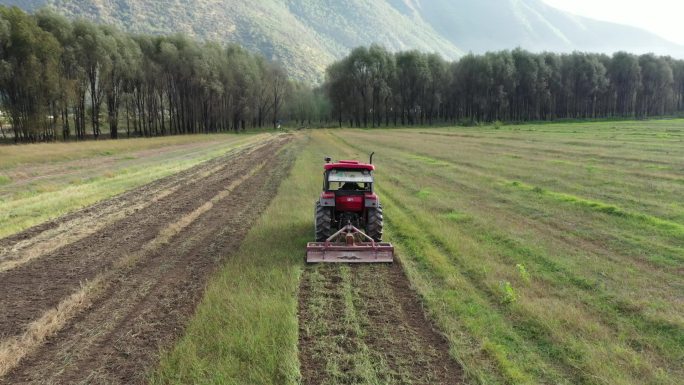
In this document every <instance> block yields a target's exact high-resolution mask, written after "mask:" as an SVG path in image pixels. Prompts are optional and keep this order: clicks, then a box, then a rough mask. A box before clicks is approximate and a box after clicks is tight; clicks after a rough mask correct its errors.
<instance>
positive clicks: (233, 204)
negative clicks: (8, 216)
mask: <svg viewBox="0 0 684 385" xmlns="http://www.w3.org/2000/svg"><path fill="white" fill-rule="evenodd" d="M286 141H287V139H285V138H280V139H277V140H275V141H271V142H269V143H266V144H264V145H260V146H258V147H255V148H251V149H247V150H244V151H241V152H240V153H239V154H235V156H228V157H224V158H222V159H219V160H217V161H212V162H207V163H205V164H203V165H200V166H198V167H196V168H195V169H193V170H192V171H190V170H188V171H189V172H187V173H182V174H183V175H181V176H179V177H178V179H174V180H175V182H171V183H170V185H171V186H173V185H174V184H178V183H180V184H181V185H183V186H182V188H177V189H176V190H175V191H174V192H172V193H169V194H168V195H167V196H166V197H164V198H162V199H158V200H157V201H154V202H153V203H151V204H149V205H148V206H147V207H145V208H143V209H140V210H137V211H135V212H134V213H133V214H131V215H130V216H128V217H126V218H123V219H121V220H119V221H115V222H114V223H112V224H111V225H107V226H105V227H104V228H103V231H102V232H98V233H96V234H93V235H90V236H87V237H85V238H83V239H81V240H78V241H76V242H73V243H69V244H66V245H64V246H63V247H61V248H59V249H58V250H56V251H55V252H54V253H50V254H49V255H44V256H41V257H40V258H39V259H36V260H34V261H31V262H29V263H26V264H24V265H21V266H18V267H16V268H14V269H11V270H8V271H4V272H1V273H0V289H2V290H1V291H0V308H3V310H4V309H7V311H4V312H3V313H0V331H1V334H2V338H6V337H10V336H16V335H18V334H19V333H22V332H23V330H24V329H25V328H27V325H28V323H29V322H30V321H33V320H35V319H38V318H39V317H40V316H41V314H43V313H44V312H45V311H47V310H49V309H52V308H54V307H55V306H57V304H58V303H60V301H61V300H62V299H64V298H67V297H68V296H69V295H71V294H72V293H74V292H76V291H78V289H79V288H80V287H81V282H85V281H87V280H92V279H93V278H100V277H103V276H104V277H107V279H108V282H106V283H105V290H104V293H102V295H100V296H99V297H98V299H97V300H96V302H95V303H94V304H92V306H91V311H89V312H84V313H83V314H81V315H79V316H78V317H77V318H76V320H74V321H73V322H70V323H68V325H67V327H66V329H65V330H62V331H61V332H59V334H58V337H57V338H56V339H50V340H49V341H48V343H47V344H46V345H45V347H44V349H47V350H50V349H53V348H56V346H59V349H61V351H68V348H67V347H68V346H71V347H73V349H74V351H72V352H71V353H69V355H68V358H65V360H66V361H65V362H67V361H70V360H73V359H74V357H75V355H74V354H76V353H78V352H86V351H87V350H88V349H86V348H85V347H90V346H95V345H97V344H95V342H97V341H96V339H95V337H96V336H102V335H105V334H106V332H107V330H109V331H110V332H112V333H113V334H116V333H118V332H119V331H120V330H119V329H118V328H123V329H124V331H123V333H124V334H122V335H120V336H118V337H117V338H116V339H114V340H112V341H109V342H108V343H104V344H102V346H105V347H110V346H116V344H115V343H114V341H119V340H121V337H123V336H125V335H128V333H130V332H131V330H133V329H134V327H136V326H139V318H140V317H143V318H144V317H146V316H148V317H152V318H154V317H158V315H159V314H164V317H165V318H164V319H163V320H161V321H160V320H158V319H157V320H156V321H155V322H152V323H151V324H153V325H155V326H153V327H152V329H151V330H152V331H153V333H152V335H151V336H149V337H146V340H147V341H154V342H155V344H154V349H151V345H150V346H149V347H147V348H148V349H146V346H142V347H140V348H139V349H137V350H138V351H140V352H142V353H141V357H156V354H157V353H158V351H159V345H158V342H160V339H156V340H155V336H157V335H165V336H168V335H173V336H175V335H176V334H177V333H178V331H179V326H178V325H180V323H181V322H182V320H183V319H184V318H185V317H186V316H187V315H188V314H190V313H191V310H192V309H193V308H194V303H195V302H196V300H197V299H198V298H199V295H200V294H201V291H202V289H203V287H204V286H203V285H204V281H205V278H206V275H207V274H208V273H209V272H210V271H211V269H210V267H212V268H213V266H215V264H216V263H217V261H218V260H219V257H221V256H223V255H225V254H227V253H228V252H229V251H230V250H232V249H233V248H236V247H237V246H238V245H239V243H240V241H241V239H242V237H243V236H244V233H245V232H246V231H247V230H248V229H249V227H250V225H251V221H252V220H253V219H254V217H255V216H257V215H258V213H260V212H261V209H263V208H264V207H265V206H266V205H267V203H268V199H270V197H272V195H273V194H274V191H275V189H276V188H277V185H278V182H279V181H280V180H281V179H276V180H271V178H270V177H269V176H271V175H274V173H280V172H286V171H284V165H283V164H278V163H274V162H276V159H280V158H283V159H286V157H285V158H284V156H283V155H282V154H281V153H280V152H279V150H280V149H281V148H282V147H283V145H284V143H285V142H286ZM276 154H281V155H278V158H276ZM287 157H289V158H291V157H293V155H292V154H289V153H288V155H287ZM289 158H287V159H289ZM283 159H280V161H282V160H283ZM287 159H286V160H287ZM219 162H223V163H225V164H224V165H220V163H219ZM217 165H220V166H217ZM259 165H261V166H262V167H260V168H256V167H257V166H259ZM269 168H272V169H273V170H269ZM254 170H259V171H258V172H256V173H255V172H254ZM191 176H195V177H196V178H195V179H194V180H193V179H192V178H189V177H191ZM238 180H239V182H240V183H239V184H238V185H237V186H236V187H235V188H234V191H230V192H227V191H225V189H226V187H227V186H229V185H231V183H235V182H234V181H238ZM266 181H268V182H270V183H269V184H268V185H264V183H265V182H266ZM169 182H170V181H166V184H165V185H166V186H169ZM155 184H157V185H159V184H161V183H159V182H155ZM150 189H151V187H150V186H145V187H143V188H141V189H139V191H138V192H139V193H140V194H145V195H149V194H150ZM132 196H136V195H132ZM149 198H150V199H151V198H152V197H151V196H150V197H149ZM118 199H120V197H119V198H115V199H114V200H118ZM207 205H209V206H208V208H209V210H202V208H207ZM103 206H104V207H108V206H107V205H103ZM198 208H199V210H198ZM246 210H249V211H250V212H249V214H250V215H245V214H244V212H245V211H246ZM193 213H198V214H196V215H197V216H198V218H189V219H187V217H188V216H192V215H193ZM183 221H186V222H188V223H187V227H185V228H182V229H180V233H179V234H177V235H176V236H174V237H172V239H171V240H170V241H169V242H168V243H161V244H159V245H155V248H151V249H149V250H147V249H148V246H149V245H150V242H152V241H155V240H156V239H159V238H158V237H159V235H160V234H161V233H160V232H162V231H166V230H164V228H165V226H170V224H172V225H177V223H182V222H183ZM28 233H32V230H29V231H28ZM40 233H41V232H40V231H35V230H34V232H33V234H36V235H39V234H40ZM158 243H160V242H158ZM143 245H148V246H143ZM143 249H144V250H143ZM142 251H145V253H147V254H149V255H144V256H138V257H137V258H131V256H132V255H136V254H140V253H141V252H142ZM138 265H142V268H141V267H140V266H138ZM165 298H167V299H168V300H166V301H165V300H164V299H165ZM143 303H144V304H147V305H149V306H146V305H144V304H143ZM136 304H137V305H136ZM141 304H143V305H141ZM163 304H166V308H164V309H165V310H164V309H161V310H164V311H157V310H159V309H157V310H154V307H155V306H157V305H163ZM107 305H109V306H107ZM136 306H138V308H136ZM140 306H142V308H140ZM148 307H152V308H153V311H152V312H149V310H145V309H147V308H148ZM129 311H132V312H134V313H128V312H129ZM138 313H139V314H138ZM98 315H99V316H100V318H99V319H98V320H97V322H93V323H92V324H90V326H86V325H87V322H85V321H91V322H92V320H93V319H96V317H97V316H98ZM117 315H118V317H117ZM174 320H175V321H174ZM174 322H175V324H174ZM108 325H109V326H110V327H111V329H107V326H108ZM160 325H168V327H167V328H160V327H159V326H160ZM79 327H80V328H81V329H80V330H81V331H83V333H80V332H76V331H77V330H79ZM127 327H130V328H127ZM97 330H99V331H97ZM93 333H95V334H93ZM133 335H135V334H133ZM59 338H62V339H63V341H62V343H61V344H60V343H57V342H56V341H59ZM91 340H92V341H91ZM88 341H91V342H92V343H93V344H95V345H92V344H89V343H88ZM133 348H134V350H135V347H133ZM65 349H66V350H65ZM90 349H91V352H92V350H93V349H92V347H90ZM152 350H153V352H152ZM42 352H43V350H39V351H38V353H37V354H34V355H31V356H29V357H28V359H27V360H24V361H23V362H22V363H21V364H20V367H19V368H18V369H17V370H15V372H12V373H11V374H10V375H9V376H8V377H6V378H5V379H4V380H2V381H4V382H6V383H16V382H29V383H32V382H37V383H43V382H45V381H47V380H46V379H48V378H51V377H50V375H51V373H53V372H52V371H51V368H52V369H55V370H56V372H59V373H62V375H64V374H65V373H67V371H65V370H63V369H58V368H55V367H53V366H51V365H53V364H55V360H57V358H56V357H58V355H57V354H54V353H55V352H51V353H49V354H48V355H44V356H42V359H41V354H43V353H42ZM92 353H93V354H88V355H87V356H84V358H88V359H93V358H98V357H105V356H103V355H102V354H100V353H98V352H92ZM77 355H78V354H76V356H77ZM110 358H111V357H110ZM99 359H100V361H101V362H100V367H99V369H98V370H100V369H102V368H104V367H105V366H107V365H108V363H109V362H110V361H109V358H99ZM133 361H136V362H133ZM147 361H149V359H148V360H145V359H142V358H141V359H139V360H129V359H127V360H125V362H124V365H131V366H135V365H138V366H137V367H136V369H135V370H132V371H130V372H129V377H131V378H133V377H136V376H139V375H140V372H141V371H140V368H141V367H144V365H143V364H144V363H145V362H147ZM29 362H31V363H29ZM60 362H61V361H60ZM141 365H142V366H141ZM86 366H87V365H86ZM21 368H29V369H28V373H29V375H28V377H27V376H22V371H21ZM38 368H44V369H45V370H43V371H42V372H41V371H40V370H38ZM105 369H106V368H105ZM103 370H104V369H103ZM82 371H83V369H82V366H79V370H78V371H77V372H78V373H77V374H76V375H75V376H74V378H80V379H83V378H82V377H79V376H80V375H81V374H80V373H81V372H82ZM96 371H97V370H94V371H92V372H93V373H95V372H96ZM105 372H106V370H105ZM117 372H120V370H117ZM143 372H144V371H143ZM36 373H40V375H39V376H37V377H36V376H34V374H36ZM131 373H134V374H131ZM136 378H137V377H136ZM2 381H0V382H2ZM64 381H66V383H71V382H73V381H72V380H62V379H60V380H56V381H55V382H54V383H65V382H64ZM112 381H114V382H116V377H112V378H109V379H108V380H107V381H105V382H107V383H111V382H112ZM120 381H121V383H130V381H129V380H127V379H123V377H122V379H120ZM88 382H91V381H90V380H88Z"/></svg>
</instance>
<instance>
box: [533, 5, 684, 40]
mask: <svg viewBox="0 0 684 385" xmlns="http://www.w3.org/2000/svg"><path fill="white" fill-rule="evenodd" d="M544 2H546V3H547V4H549V5H551V6H554V7H556V8H559V9H562V10H564V11H567V12H570V13H574V14H576V15H580V16H586V17H591V18H593V19H597V20H604V21H611V22H614V23H621V24H628V25H633V26H635V27H639V28H643V29H645V30H648V31H651V32H653V33H655V34H657V35H660V36H662V37H664V38H666V39H668V40H670V41H672V42H675V43H678V44H684V23H682V15H683V14H684V2H683V1H681V0H647V1H645V0H544Z"/></svg>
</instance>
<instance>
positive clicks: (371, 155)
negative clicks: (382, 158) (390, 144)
mask: <svg viewBox="0 0 684 385" xmlns="http://www.w3.org/2000/svg"><path fill="white" fill-rule="evenodd" d="M373 155H375V151H373V152H371V154H370V160H369V161H368V163H369V164H373Z"/></svg>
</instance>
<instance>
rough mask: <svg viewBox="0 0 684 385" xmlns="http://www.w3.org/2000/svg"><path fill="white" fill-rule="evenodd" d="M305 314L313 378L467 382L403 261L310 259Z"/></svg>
mask: <svg viewBox="0 0 684 385" xmlns="http://www.w3.org/2000/svg"><path fill="white" fill-rule="evenodd" d="M299 317H300V333H299V335H300V337H299V338H300V340H299V349H300V363H301V373H302V377H303V381H302V383H303V384H305V385H307V384H311V385H313V384H341V383H344V384H347V383H350V384H351V383H377V384H426V385H427V384H434V385H446V384H460V383H462V382H463V373H462V370H461V368H460V366H459V365H458V363H456V361H454V360H453V359H452V358H451V356H450V355H449V343H448V342H447V340H446V338H445V337H444V336H442V335H441V334H440V333H438V332H437V331H436V329H435V328H434V326H433V325H432V323H431V322H430V321H429V320H428V319H427V318H426V316H425V313H424V310H423V307H422V306H421V304H420V300H419V299H418V297H417V294H416V293H415V292H414V291H413V290H412V289H411V287H410V284H409V282H408V279H407V278H406V276H405V275H404V272H403V270H402V267H401V265H400V263H398V262H397V263H395V264H393V265H384V264H383V265H358V266H356V265H352V266H344V265H342V266H341V265H319V266H309V267H307V269H306V270H305V271H304V274H303V277H302V281H301V286H300V298H299Z"/></svg>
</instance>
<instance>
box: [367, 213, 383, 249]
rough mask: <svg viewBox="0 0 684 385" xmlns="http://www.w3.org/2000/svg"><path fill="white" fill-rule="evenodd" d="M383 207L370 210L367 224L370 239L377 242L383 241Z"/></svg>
mask: <svg viewBox="0 0 684 385" xmlns="http://www.w3.org/2000/svg"><path fill="white" fill-rule="evenodd" d="M382 226H383V223H382V205H378V207H377V208H374V209H368V222H367V223H366V232H367V234H368V236H369V237H371V238H373V240H375V241H376V242H381V241H382Z"/></svg>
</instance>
